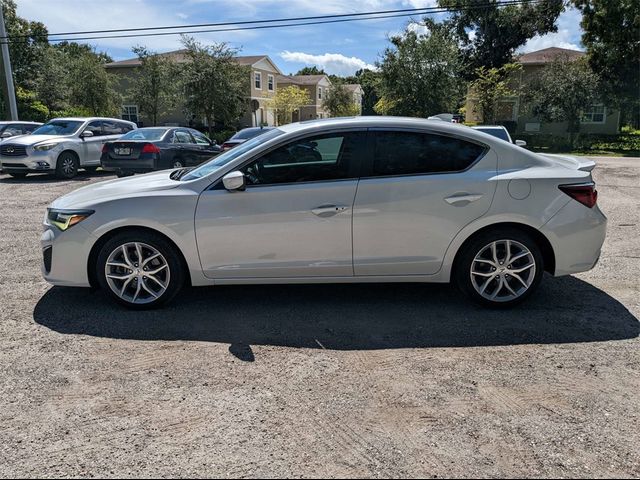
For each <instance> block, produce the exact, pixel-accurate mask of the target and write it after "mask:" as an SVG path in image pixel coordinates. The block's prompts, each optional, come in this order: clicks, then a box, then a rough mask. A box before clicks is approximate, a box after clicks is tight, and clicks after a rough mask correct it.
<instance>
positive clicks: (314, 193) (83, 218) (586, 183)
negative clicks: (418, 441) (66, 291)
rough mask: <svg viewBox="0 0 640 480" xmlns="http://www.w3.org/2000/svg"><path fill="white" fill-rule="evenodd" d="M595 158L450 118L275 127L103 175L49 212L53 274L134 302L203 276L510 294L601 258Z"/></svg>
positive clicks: (476, 295)
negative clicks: (191, 161)
mask: <svg viewBox="0 0 640 480" xmlns="http://www.w3.org/2000/svg"><path fill="white" fill-rule="evenodd" d="M594 165H595V164H594V163H593V162H592V161H590V160H586V159H575V158H572V157H561V156H557V157H552V156H543V155H539V154H536V153H533V152H529V151H527V150H524V149H523V148H520V147H517V146H515V145H513V144H509V143H507V142H504V141H502V140H500V139H497V138H495V137H492V136H490V135H487V134H485V133H482V132H478V131H476V130H473V129H471V128H468V127H464V126H461V125H456V124H449V123H445V122H441V121H433V120H421V119H409V118H386V117H359V118H338V119H327V120H318V121H311V122H302V123H296V124H291V125H286V126H282V127H278V128H274V129H272V130H270V131H268V132H266V133H264V134H263V135H260V136H258V137H255V138H253V139H251V140H248V141H247V142H245V143H243V144H241V145H239V146H237V147H235V148H234V149H232V150H229V151H227V152H225V153H223V154H221V155H219V156H218V157H216V158H214V159H212V160H210V161H209V162H207V163H204V164H202V165H200V166H198V167H197V168H191V169H189V168H181V169H174V170H166V171H160V172H154V173H150V174H146V175H141V176H136V177H130V178H125V179H119V180H111V181H106V182H101V183H97V184H93V185H90V186H87V187H84V188H80V189H78V190H75V191H74V192H71V193H69V194H67V195H65V196H63V197H61V198H59V199H57V200H56V201H54V202H53V203H52V204H51V206H50V207H49V208H48V209H47V213H46V216H45V220H44V233H43V235H42V249H43V257H44V262H43V267H42V269H43V273H44V277H45V279H46V280H47V281H49V282H51V283H53V284H55V285H66V286H76V287H88V286H94V287H100V288H102V289H103V290H104V291H105V292H107V293H108V295H110V296H111V297H112V298H113V299H114V300H116V301H118V302H120V303H122V304H124V305H126V306H128V307H132V308H151V307H156V306H159V305H161V304H163V303H165V302H167V301H169V300H171V299H172V298H173V297H175V296H176V294H178V292H179V291H180V289H181V288H182V287H183V286H184V285H185V284H190V285H194V286H205V285H229V284H260V283H262V284H265V283H328V282H345V283H346V282H349V283H353V282H450V281H451V282H453V283H455V284H456V285H457V286H458V287H459V288H460V289H461V290H462V291H463V292H464V293H466V294H467V295H468V296H469V297H471V298H472V299H473V300H476V301H477V302H480V303H482V304H485V305H489V306H510V305H513V304H516V303H518V302H520V301H522V300H524V299H525V298H527V297H528V296H529V295H531V294H532V293H533V291H534V290H535V289H536V287H537V286H538V285H539V283H540V281H541V279H542V276H543V272H545V271H546V272H549V273H550V274H552V275H555V276H561V275H567V274H571V273H576V272H583V271H586V270H589V269H591V268H593V266H594V265H595V264H596V262H597V261H598V258H599V256H600V248H601V246H602V243H603V241H604V238H605V230H606V221H607V220H606V217H605V216H604V215H603V214H602V212H601V211H600V209H599V208H598V206H597V205H596V199H597V192H596V189H595V185H594V182H593V179H592V177H591V170H592V169H593V167H594Z"/></svg>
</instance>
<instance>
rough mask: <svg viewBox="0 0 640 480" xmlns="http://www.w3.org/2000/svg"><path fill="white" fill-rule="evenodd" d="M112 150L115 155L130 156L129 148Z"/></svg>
mask: <svg viewBox="0 0 640 480" xmlns="http://www.w3.org/2000/svg"><path fill="white" fill-rule="evenodd" d="M114 150H115V152H116V154H117V155H131V149H130V148H115V149H114Z"/></svg>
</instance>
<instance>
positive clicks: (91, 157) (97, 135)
mask: <svg viewBox="0 0 640 480" xmlns="http://www.w3.org/2000/svg"><path fill="white" fill-rule="evenodd" d="M87 131H89V132H91V133H92V136H91V137H81V142H82V151H83V153H84V155H83V158H80V165H82V166H85V165H88V166H93V165H96V166H97V165H100V156H101V155H102V145H103V143H104V142H105V141H106V140H105V137H104V135H103V133H102V120H94V121H92V122H89V123H88V124H87V126H86V127H85V128H84V129H83V130H82V132H87ZM81 135H82V134H81Z"/></svg>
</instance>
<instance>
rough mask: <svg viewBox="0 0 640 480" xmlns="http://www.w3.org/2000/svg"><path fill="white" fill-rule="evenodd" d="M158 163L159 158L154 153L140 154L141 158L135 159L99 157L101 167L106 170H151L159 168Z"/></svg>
mask: <svg viewBox="0 0 640 480" xmlns="http://www.w3.org/2000/svg"><path fill="white" fill-rule="evenodd" d="M105 157H106V158H105ZM158 163H159V159H158V158H157V157H156V155H155V154H147V155H144V156H142V158H136V159H127V158H123V159H118V158H111V157H107V156H106V155H103V156H102V158H101V159H100V165H102V169H103V170H106V171H108V172H132V173H146V172H153V171H155V170H158V169H159V168H158V167H159V165H158Z"/></svg>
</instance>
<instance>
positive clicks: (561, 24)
mask: <svg viewBox="0 0 640 480" xmlns="http://www.w3.org/2000/svg"><path fill="white" fill-rule="evenodd" d="M581 18H582V16H581V13H580V11H579V10H577V9H575V8H569V9H567V10H565V11H564V12H562V14H560V17H558V31H557V32H554V33H547V34H546V35H536V36H535V37H533V38H532V39H530V40H529V41H528V42H527V43H526V44H525V45H524V46H523V47H522V48H521V49H519V52H522V53H527V52H535V51H536V50H542V49H543V48H549V47H560V48H568V49H570V50H581V48H580V36H581V34H582V30H581V29H580V19H581Z"/></svg>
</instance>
